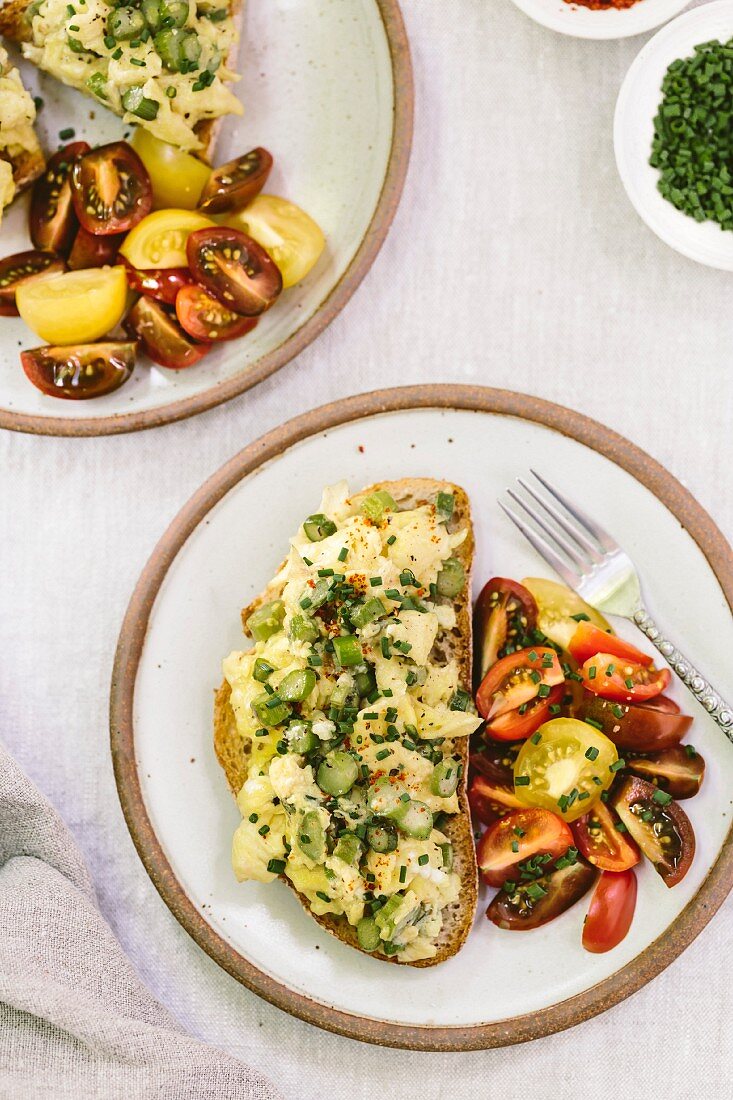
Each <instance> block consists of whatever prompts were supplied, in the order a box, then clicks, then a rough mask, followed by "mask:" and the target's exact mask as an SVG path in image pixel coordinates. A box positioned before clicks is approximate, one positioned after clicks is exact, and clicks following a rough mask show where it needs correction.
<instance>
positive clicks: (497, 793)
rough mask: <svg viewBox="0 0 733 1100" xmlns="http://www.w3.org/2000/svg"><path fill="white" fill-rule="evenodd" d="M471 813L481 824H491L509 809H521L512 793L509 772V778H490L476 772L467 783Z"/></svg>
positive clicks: (519, 803)
mask: <svg viewBox="0 0 733 1100" xmlns="http://www.w3.org/2000/svg"><path fill="white" fill-rule="evenodd" d="M468 804H469V806H470V807H471V814H472V815H473V817H474V818H476V820H477V821H480V822H481V823H482V824H483V825H492V824H493V823H494V822H495V821H496V820H497V819H498V818H500V817H503V816H504V815H505V814H508V813H509V812H510V810H521V809H522V808H523V807H522V803H521V802H520V801H519V799H518V798H517V797H516V795H515V794H514V789H513V786H512V779H511V773H510V778H509V780H508V781H507V780H505V779H499V778H490V777H489V776H486V775H481V774H480V773H477V774H475V775H473V776H472V777H471V781H470V783H469V785H468Z"/></svg>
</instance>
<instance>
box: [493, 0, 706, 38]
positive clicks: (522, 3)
mask: <svg viewBox="0 0 733 1100" xmlns="http://www.w3.org/2000/svg"><path fill="white" fill-rule="evenodd" d="M513 3H514V4H516V5H517V7H518V8H520V9H521V10H522V11H523V12H524V13H525V15H528V16H529V17H530V18H531V19H534V21H535V23H541V24H542V26H543V27H549V29H550V30H551V31H559V32H560V34H569V35H571V36H572V37H573V38H630V37H631V36H632V35H634V34H644V32H645V31H651V30H653V29H654V28H655V27H659V26H661V24H662V23H666V22H667V20H668V19H672V17H673V16H675V15H677V14H678V13H679V12H681V11H682V10H683V8H686V7H687V5H688V4H689V3H690V0H637V2H636V3H635V4H633V5H632V6H631V7H630V8H623V9H622V10H621V11H618V10H617V9H616V8H610V9H608V10H606V9H603V10H599V11H594V10H592V9H591V8H586V7H583V6H582V5H581V4H572V3H567V2H566V0H513Z"/></svg>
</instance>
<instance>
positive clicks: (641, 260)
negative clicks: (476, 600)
mask: <svg viewBox="0 0 733 1100" xmlns="http://www.w3.org/2000/svg"><path fill="white" fill-rule="evenodd" d="M642 2H643V0H642ZM403 9H404V14H405V17H406V21H407V24H408V30H409V33H410V36H411V41H412V47H413V53H414V63H415V76H416V90H417V116H416V131H415V146H414V154H413V159H412V165H411V168H410V173H409V177H408V182H407V187H406V190H405V194H404V197H403V201H402V204H401V207H400V209H399V211H398V214H397V217H396V220H395V224H394V227H393V230H392V232H391V234H390V236H389V238H388V240H387V243H386V245H385V247H384V249H383V251H382V253H381V255H380V256H379V257H378V259H377V261H376V263H375V265H374V268H373V270H372V271H371V273H370V274H369V275H368V277H367V279H366V280H365V282H364V284H363V286H362V287H361V288H360V290H359V291H358V292H357V294H356V296H355V298H354V299H353V301H352V302H351V304H350V305H349V307H348V308H347V309H346V311H345V312H344V313H343V314H342V315H341V316H340V317H339V318H338V319H337V320H336V321H335V323H334V324H333V325H332V326H331V327H330V329H329V330H328V331H327V332H326V333H325V334H324V335H323V336H322V337H321V338H320V340H318V342H317V343H316V344H315V345H314V346H312V347H311V348H309V349H308V350H307V351H306V352H305V353H304V354H303V355H302V356H301V357H300V359H299V360H298V361H297V362H295V363H291V364H290V365H289V366H288V367H286V368H285V369H284V370H282V371H281V372H280V373H279V374H278V375H276V376H275V377H274V378H272V379H270V380H269V381H268V382H266V383H265V384H264V385H262V386H260V387H259V388H258V389H257V390H255V391H252V392H250V393H247V394H245V395H243V396H242V397H240V398H238V399H237V400H235V401H232V402H231V403H229V404H228V405H225V406H223V407H221V408H219V409H216V410H213V411H212V412H210V413H207V414H205V415H202V416H199V417H197V418H195V419H193V420H189V421H185V422H183V423H180V424H175V425H171V426H168V427H165V428H161V429H157V430H155V431H148V432H142V433H139V434H136V435H128V436H121V437H117V438H114V437H111V438H101V439H87V440H84V439H77V440H63V439H51V438H32V437H31V436H23V435H17V434H14V433H10V432H5V433H3V434H2V435H1V436H0V493H1V499H2V507H1V508H0V577H1V578H2V581H0V584H1V585H2V599H1V601H0V653H2V661H1V662H0V709H1V710H2V729H3V736H4V738H5V739H6V741H7V743H8V747H9V748H10V750H11V751H12V752H13V753H14V754H15V756H16V758H17V759H18V761H19V762H20V764H21V765H22V766H23V767H24V768H25V769H26V771H27V772H28V773H29V775H30V776H31V777H32V778H33V780H34V781H35V782H36V783H37V784H38V785H39V786H40V787H41V789H42V790H43V791H44V792H45V793H46V794H47V795H48V796H49V797H50V798H51V800H52V801H53V802H54V804H55V806H56V808H57V809H58V811H59V812H60V814H61V815H62V817H63V818H64V819H65V821H66V823H67V824H68V826H69V827H70V828H71V830H72V832H73V834H74V836H75V838H76V839H77V841H78V843H79V844H80V846H81V848H82V850H83V852H84V855H85V858H86V860H87V862H88V865H89V868H90V871H91V874H92V877H93V879H94V882H95V887H96V890H97V894H98V897H99V900H100V904H101V907H102V910H103V912H104V915H105V916H106V918H107V919H108V921H109V922H110V924H111V925H112V927H113V929H114V930H115V932H116V933H117V935H118V936H119V938H120V940H121V943H122V945H123V947H124V948H125V949H126V951H127V952H128V953H129V956H130V958H131V960H132V961H133V963H134V965H135V967H136V968H137V971H138V973H139V975H140V977H141V978H142V980H143V981H144V982H146V983H147V984H148V986H149V988H150V989H151V991H152V992H153V994H154V995H155V996H156V997H157V998H158V999H159V1000H160V1001H162V1002H163V1004H164V1005H165V1006H166V1007H167V1008H168V1009H169V1010H170V1011H171V1013H172V1014H173V1015H174V1016H175V1017H176V1018H177V1019H178V1020H179V1021H180V1022H181V1024H182V1025H183V1026H184V1027H185V1028H187V1029H189V1030H190V1031H191V1033H192V1034H193V1035H195V1036H196V1037H198V1038H200V1039H203V1040H206V1041H208V1042H211V1043H214V1044H217V1045H219V1046H220V1047H222V1048H223V1049H224V1050H226V1051H228V1052H230V1053H231V1054H234V1055H236V1056H237V1057H239V1058H241V1059H243V1060H244V1061H246V1062H249V1063H250V1064H251V1065H252V1066H253V1067H255V1068H257V1069H260V1070H262V1071H263V1072H264V1073H266V1074H267V1075H268V1076H269V1077H270V1078H271V1079H272V1080H273V1082H274V1083H275V1084H276V1086H277V1087H278V1088H279V1089H281V1091H282V1092H283V1094H284V1095H285V1096H286V1097H288V1098H289V1100H290V1098H293V1100H295V1098H297V1100H321V1098H324V1097H327V1098H334V1100H341V1098H342V1097H347V1096H348V1097H349V1098H350V1100H373V1098H374V1097H379V1096H384V1095H387V1096H394V1097H398V1098H400V1100H402V1098H405V1100H412V1098H414V1097H418V1098H419V1100H438V1098H442V1097H457V1098H459V1100H474V1098H476V1100H478V1098H481V1100H485V1098H486V1097H494V1096H496V1097H507V1096H508V1097H510V1098H512V1097H517V1096H520V1095H521V1096H522V1097H525V1098H530V1100H532V1098H535V1097H536V1098H538V1100H539V1098H540V1097H546V1096H550V1095H557V1096H565V1097H580V1096H587V1095H601V1094H602V1095H605V1096H610V1097H619V1098H621V1097H623V1096H627V1095H630V1094H636V1093H637V1092H638V1091H640V1090H641V1092H643V1093H646V1094H650V1092H651V1094H653V1095H655V1096H658V1095H666V1096H667V1097H669V1098H673V1100H678V1098H679V1100H683V1098H687V1097H690V1098H692V1097H697V1096H698V1095H700V1094H701V1093H702V1094H707V1095H709V1096H711V1097H715V1098H717V1097H720V1096H723V1095H726V1094H730V1090H731V1080H732V1078H733V1030H732V1029H731V1028H730V1026H729V1021H730V1019H731V1017H733V983H732V982H731V980H730V976H729V975H730V964H729V958H730V927H731V924H730V922H731V916H732V915H733V900H729V901H728V903H727V904H726V905H725V906H724V907H723V909H722V911H721V912H720V913H719V914H718V916H717V917H716V918H715V919H714V920H713V921H712V923H711V924H710V926H709V927H708V928H707V929H705V931H704V932H703V933H702V934H701V936H700V937H699V939H698V940H697V941H696V942H695V943H694V944H693V945H692V946H691V947H690V948H689V949H688V951H687V952H686V953H685V954H684V955H683V956H682V957H681V958H680V959H678V960H677V961H676V962H675V963H673V964H672V966H671V967H670V968H669V969H668V970H667V971H666V972H665V973H664V974H662V975H661V976H660V977H659V978H657V979H656V980H655V981H654V982H653V983H652V984H651V985H649V986H648V987H647V988H646V989H644V990H642V991H641V992H640V993H638V994H637V995H636V996H635V997H633V998H632V999H631V1000H629V1001H627V1002H626V1003H623V1004H621V1005H619V1006H618V1007H616V1008H615V1009H613V1010H611V1011H610V1012H608V1013H606V1014H605V1015H602V1016H600V1017H598V1018H596V1019H594V1020H591V1021H589V1022H588V1023H586V1024H583V1025H581V1026H580V1027H577V1028H575V1029H574V1030H572V1031H570V1032H567V1033H565V1034H562V1035H557V1036H554V1037H551V1038H548V1039H544V1040H539V1041H537V1042H534V1043H530V1044H528V1045H526V1046H523V1047H515V1048H511V1049H505V1050H499V1051H489V1052H484V1053H475V1054H446V1055H443V1054H414V1053H413V1054H408V1053H405V1052H401V1051H391V1050H385V1049H379V1048H372V1047H368V1046H363V1045H360V1044H358V1043H355V1042H353V1041H351V1040H348V1039H343V1038H340V1037H338V1036H334V1035H329V1034H326V1033H325V1032H319V1031H317V1030H316V1029H314V1028H312V1027H310V1026H308V1025H306V1024H303V1023H300V1022H299V1021H297V1020H294V1019H291V1018H290V1017H288V1016H286V1015H284V1014H283V1013H281V1012H280V1011H279V1010H277V1009H275V1008H272V1007H270V1006H269V1005H267V1004H266V1003H264V1002H263V1001H260V1000H258V999H257V998H256V997H255V996H254V995H252V994H250V993H249V992H248V991H247V990H246V989H244V988H243V987H241V986H240V985H238V984H237V983H236V982H235V981H234V980H233V979H231V978H229V977H228V976H227V975H226V974H225V973H224V972H223V971H221V970H219V969H218V968H217V967H216V965H215V964H214V963H213V962H211V960H209V959H208V958H207V957H206V956H205V955H204V953H203V952H202V951H200V950H199V948H197V947H196V945H195V944H194V943H193V942H192V941H191V940H190V939H189V938H188V936H187V935H186V933H185V932H184V931H183V930H182V929H181V928H180V927H179V926H178V925H177V923H176V922H175V920H174V919H173V917H172V916H171V915H170V913H169V912H168V910H167V909H166V907H165V906H164V904H163V902H162V901H161V900H160V898H159V897H158V895H157V893H156V891H155V889H154V888H153V886H152V884H151V883H150V881H149V880H148V877H147V875H146V874H145V871H144V870H143V867H142V865H141V863H140V861H139V860H138V857H137V855H136V854H135V851H134V849H133V846H132V842H131V841H130V838H129V836H128V833H127V830H126V828H125V825H124V822H123V819H122V814H121V811H120V808H119V804H118V801H117V795H116V791H115V787H114V782H113V777H112V768H111V764H110V758H109V749H108V734H107V700H108V686H109V678H110V671H111V666H112V658H113V653H114V646H115V642H116V639H117V633H118V629H119V626H120V622H121V619H122V615H123V613H124V610H125V607H126V604H127V600H128V598H129V596H130V593H131V591H132V588H133V586H134V583H135V581H136V579H137V576H138V574H139V572H140V570H141V568H142V566H143V565H144V563H145V561H146V559H147V557H148V555H149V553H150V551H151V550H152V548H153V545H154V544H155V542H156V540H157V538H158V537H159V535H160V534H161V533H162V532H163V530H164V529H165V527H166V526H167V524H168V522H169V521H170V520H171V518H172V517H173V516H174V515H175V513H176V512H177V511H178V509H179V507H180V506H181V505H182V504H183V503H184V502H185V501H186V500H187V498H188V497H189V495H190V494H191V493H192V492H193V491H194V490H195V489H196V488H197V487H198V486H199V485H200V483H201V482H202V481H203V480H204V479H205V478H206V477H207V476H208V475H209V474H211V473H212V472H213V471H214V470H216V469H217V468H218V467H219V466H220V465H221V464H222V463H223V462H224V461H225V460H226V459H228V458H229V457H230V456H231V455H232V454H233V453H234V452H235V451H237V450H238V449H239V448H240V447H242V446H243V445H245V444H246V443H247V442H249V441H251V440H252V439H253V438H255V437H256V436H258V435H260V434H261V433H262V432H263V431H265V430H267V429H269V428H271V427H274V426H275V425H277V424H278V423H280V422H281V421H282V420H283V419H284V418H285V417H286V416H290V415H294V414H296V413H299V412H302V411H304V410H305V409H307V408H309V407H312V406H313V405H317V404H320V403H322V402H325V401H330V400H334V399H336V398H338V397H341V396H344V395H346V394H350V393H355V392H359V391H363V390H368V389H372V388H375V387H378V386H389V385H398V384H403V383H410V382H413V383H414V382H427V381H456V382H473V383H483V384H487V385H495V386H503V387H508V388H511V389H518V390H523V391H527V392H529V393H534V394H539V395H541V396H543V397H547V398H550V399H552V400H555V401H559V402H561V403H564V404H567V405H570V406H573V407H575V408H577V409H579V410H581V411H583V412H585V413H588V414H590V415H591V416H594V417H596V418H598V419H600V420H602V421H604V422H605V423H607V424H608V425H609V426H611V427H613V428H615V429H617V430H618V431H620V432H622V433H624V434H625V435H627V436H628V437H629V438H630V439H632V440H633V441H634V442H636V443H638V444H640V445H641V446H642V447H644V448H645V449H646V450H648V451H649V452H650V453H651V454H652V455H653V456H654V457H655V458H657V459H659V460H660V461H661V462H662V463H664V464H665V465H666V466H667V467H668V468H669V469H670V470H671V471H672V472H673V473H674V474H676V475H677V476H678V477H680V478H681V479H682V481H683V482H684V483H685V484H686V485H687V486H688V487H689V488H690V489H691V490H692V491H693V492H694V493H695V495H696V496H697V497H698V499H699V500H700V501H701V503H702V504H703V505H704V506H705V507H706V508H708V509H709V510H710V512H711V513H712V515H713V516H714V518H715V519H716V520H717V522H718V523H719V525H720V527H721V528H722V530H723V532H724V533H725V534H726V535H727V536H728V537H729V538H730V537H731V536H732V535H733V489H732V488H731V478H730V465H731V457H733V455H732V449H731V442H730V434H731V423H733V377H732V376H731V366H730V359H731V346H732V345H733V309H732V308H731V301H732V300H733V281H732V280H731V277H730V276H729V275H725V274H722V273H720V272H717V271H712V270H709V269H707V268H704V267H701V266H698V265H696V264H694V263H692V262H691V261H688V260H685V259H683V258H682V257H680V256H678V255H677V254H676V253H674V252H672V251H671V250H670V249H668V248H667V247H666V246H665V245H664V244H662V243H661V242H660V241H658V240H657V239H656V237H654V236H653V235H652V233H651V232H650V231H649V230H647V229H646V228H645V227H644V225H643V224H642V223H641V222H640V221H639V219H638V217H637V216H636V214H635V213H634V211H633V209H632V208H631V206H630V204H629V202H628V200H627V199H626V196H625V194H624V192H623V189H622V186H621V183H620V181H619V179H618V176H617V173H616V168H615V164H614V159H613V148H612V138H611V124H612V116H613V108H614V103H615V98H616V94H617V91H618V88H619V86H620V83H621V80H622V77H623V75H624V73H625V71H626V69H627V68H628V65H629V64H630V62H631V60H632V59H633V57H634V56H635V55H636V53H637V51H638V50H639V49H640V48H641V46H642V45H643V43H644V41H645V36H642V37H641V38H637V39H632V40H626V41H619V42H606V43H593V42H584V41H580V40H574V39H570V38H563V37H561V36H559V35H555V34H553V33H551V32H549V31H546V30H544V29H542V28H541V27H539V26H536V25H535V24H534V23H532V22H531V21H530V20H529V19H527V18H526V17H525V16H524V15H523V14H521V13H520V12H519V11H518V10H517V9H516V8H515V7H514V6H513V5H512V4H511V3H510V2H509V0H404V3H403ZM486 980H487V981H490V980H491V975H490V973H487V979H486ZM39 1072H41V1073H42V1067H39Z"/></svg>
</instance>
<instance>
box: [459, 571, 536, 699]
mask: <svg viewBox="0 0 733 1100" xmlns="http://www.w3.org/2000/svg"><path fill="white" fill-rule="evenodd" d="M473 621H474V640H475V649H476V676H477V679H478V680H482V679H483V678H484V676H485V675H486V673H487V672H488V671H489V669H490V668H491V667H492V666H493V665H494V664H496V662H497V661H498V660H499V658H500V657H504V656H506V653H507V651H508V650H511V651H512V652H513V651H514V650H516V649H521V648H522V647H523V646H526V645H527V643H528V642H529V641H531V640H532V639H531V637H530V638H527V635H528V634H529V633H530V631H532V630H533V629H534V628H535V626H536V625H537V604H536V603H535V599H534V596H533V595H532V593H531V592H530V591H529V590H528V589H526V588H525V587H524V586H523V585H521V584H517V582H516V581H512V580H507V578H506V577H493V578H492V579H491V580H490V581H489V582H488V584H485V585H484V587H483V588H482V589H481V593H480V595H479V598H478V600H477V601H476V607H475V609H474V613H473Z"/></svg>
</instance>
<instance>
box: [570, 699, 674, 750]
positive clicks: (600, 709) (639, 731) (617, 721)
mask: <svg viewBox="0 0 733 1100" xmlns="http://www.w3.org/2000/svg"><path fill="white" fill-rule="evenodd" d="M573 715H574V716H575V717H576V718H580V720H581V721H585V720H586V719H588V720H589V721H590V722H592V723H593V724H594V725H596V726H600V729H601V732H602V733H605V735H606V737H608V738H610V740H611V741H613V742H614V744H615V745H616V746H617V748H619V749H624V750H625V751H626V752H660V751H661V750H662V749H668V748H670V747H671V746H673V745H677V744H678V743H679V742H680V741H681V740H682V738H683V737H684V736H685V734H686V733H687V731H688V730H689V728H690V726H691V725H692V718H690V717H689V716H688V715H686V714H680V708H679V707H678V706H677V704H676V703H675V702H674V700H673V699H668V698H667V696H666V695H658V696H656V697H655V698H654V699H652V701H651V702H649V703H638V704H636V705H629V704H628V703H613V702H611V701H610V700H608V699H601V698H600V697H599V696H598V695H593V694H592V693H591V692H590V691H584V692H583V695H582V697H581V698H580V699H579V700H578V701H577V703H576V705H575V707H574V708H573Z"/></svg>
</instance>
